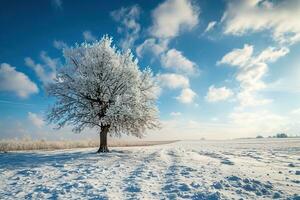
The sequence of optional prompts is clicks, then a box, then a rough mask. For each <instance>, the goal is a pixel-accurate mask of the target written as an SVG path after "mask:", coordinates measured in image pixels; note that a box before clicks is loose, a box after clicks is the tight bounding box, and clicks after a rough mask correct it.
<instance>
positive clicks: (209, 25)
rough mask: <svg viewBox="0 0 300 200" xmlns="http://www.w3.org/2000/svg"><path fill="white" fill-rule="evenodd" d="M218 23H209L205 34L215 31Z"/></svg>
mask: <svg viewBox="0 0 300 200" xmlns="http://www.w3.org/2000/svg"><path fill="white" fill-rule="evenodd" d="M216 24H217V22H216V21H211V22H209V23H208V25H207V27H206V29H205V30H204V33H206V32H209V31H211V30H213V29H214V27H215V26H216Z"/></svg>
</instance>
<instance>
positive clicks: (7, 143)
mask: <svg viewBox="0 0 300 200" xmlns="http://www.w3.org/2000/svg"><path fill="white" fill-rule="evenodd" d="M171 142H174V141H121V140H111V141H109V145H108V146H110V147H129V146H150V145H158V144H167V143H171ZM98 146H99V142H98V141H94V140H84V141H71V140H70V141H67V140H66V141H64V140H63V141H45V140H30V139H21V140H0V152H8V151H26V150H57V149H73V148H90V147H98Z"/></svg>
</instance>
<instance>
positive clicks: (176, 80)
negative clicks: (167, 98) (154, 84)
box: [157, 73, 189, 89]
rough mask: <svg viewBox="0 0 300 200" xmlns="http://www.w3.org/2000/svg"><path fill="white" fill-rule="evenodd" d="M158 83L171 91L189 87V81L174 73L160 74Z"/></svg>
mask: <svg viewBox="0 0 300 200" xmlns="http://www.w3.org/2000/svg"><path fill="white" fill-rule="evenodd" d="M157 81H158V83H159V85H160V86H162V87H166V88H169V89H177V88H187V87H189V79H188V78H186V77H185V76H183V75H180V74H173V73H166V74H159V75H158V76H157Z"/></svg>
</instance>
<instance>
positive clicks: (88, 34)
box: [82, 30, 96, 42]
mask: <svg viewBox="0 0 300 200" xmlns="http://www.w3.org/2000/svg"><path fill="white" fill-rule="evenodd" d="M82 36H83V38H84V40H85V41H87V42H93V41H95V40H96V36H94V35H93V34H92V32H91V31H89V30H86V31H83V32H82Z"/></svg>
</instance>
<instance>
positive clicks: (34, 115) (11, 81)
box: [0, 0, 300, 139]
mask: <svg viewBox="0 0 300 200" xmlns="http://www.w3.org/2000/svg"><path fill="white" fill-rule="evenodd" d="M0 4H1V6H0V26H1V30H2V31H1V33H0V64H1V68H0V131H1V132H0V137H1V138H16V137H18V138H22V137H32V138H49V139H71V138H72V139H79V138H86V137H87V135H89V136H91V137H93V136H95V135H96V134H95V131H94V130H85V131H84V133H82V134H80V135H78V134H73V133H71V131H70V130H71V129H70V127H66V128H64V129H62V130H54V129H53V125H51V124H47V123H46V122H45V121H44V120H43V118H44V116H45V112H46V111H47V109H48V108H49V106H50V105H51V103H53V99H50V98H48V97H47V96H46V95H45V92H44V89H43V87H44V85H46V84H47V83H49V82H51V81H52V80H53V78H54V77H55V74H56V70H57V69H59V68H61V67H63V64H64V58H63V54H62V49H63V48H67V47H68V46H73V45H74V44H75V43H81V42H84V41H87V42H93V41H95V40H97V39H100V38H101V37H102V36H103V35H104V34H109V35H110V36H112V37H113V38H114V43H115V44H116V45H117V46H118V47H119V48H120V49H127V48H130V49H131V50H132V52H133V53H134V55H135V56H136V57H137V58H138V60H139V65H140V67H141V68H144V67H146V66H150V67H151V68H152V69H153V71H154V73H155V76H156V79H157V81H158V83H159V85H160V88H161V89H160V95H159V99H158V106H159V110H160V118H161V121H162V129H161V130H158V131H150V132H149V134H148V136H147V137H146V139H199V138H202V137H205V138H210V139H228V138H238V137H253V136H256V135H263V136H268V135H273V134H276V133H277V132H287V133H288V134H291V135H296V134H299V128H300V124H299V117H300V94H299V92H300V83H299V79H300V68H299V67H300V63H299V53H300V45H299V43H300V23H299V20H298V19H299V17H300V16H299V15H300V1H299V0H291V1H268V0H244V1H237V0H226V1H225V0H223V1H221V0H219V1H217V0H214V1H211V0H203V1H193V0H163V1H121V0H119V1H117V0H113V1H96V0H90V1H88V2H87V1H79V0H78V1H69V0H52V1H50V0H49V1H13V0H10V1H8V0H7V1H6V0H4V1H1V3H0Z"/></svg>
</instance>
